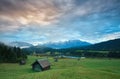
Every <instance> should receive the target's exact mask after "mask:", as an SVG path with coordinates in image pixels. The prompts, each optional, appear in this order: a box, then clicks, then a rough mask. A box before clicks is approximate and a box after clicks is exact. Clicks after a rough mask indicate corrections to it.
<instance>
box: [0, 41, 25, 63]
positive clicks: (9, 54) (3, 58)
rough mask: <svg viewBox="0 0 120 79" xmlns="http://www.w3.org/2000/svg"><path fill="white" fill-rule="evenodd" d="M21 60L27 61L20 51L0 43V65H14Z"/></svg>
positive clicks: (17, 48)
mask: <svg viewBox="0 0 120 79" xmlns="http://www.w3.org/2000/svg"><path fill="white" fill-rule="evenodd" d="M22 59H23V60H25V59H27V55H26V54H25V53H24V52H23V51H22V49H20V48H19V47H11V46H7V45H5V44H4V43H0V63H2V62H8V63H16V62H19V61H20V60H22Z"/></svg>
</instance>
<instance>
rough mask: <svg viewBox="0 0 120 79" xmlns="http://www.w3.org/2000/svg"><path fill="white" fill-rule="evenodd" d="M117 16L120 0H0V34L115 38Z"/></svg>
mask: <svg viewBox="0 0 120 79" xmlns="http://www.w3.org/2000/svg"><path fill="white" fill-rule="evenodd" d="M119 15H120V0H0V37H1V38H2V39H3V40H5V39H6V40H11V41H13V40H18V41H22V40H23V39H22V38H24V41H30V42H34V43H35V42H39V41H41V42H49V41H65V40H72V39H80V40H83V41H84V40H85V41H88V42H91V43H95V42H100V41H103V40H107V38H108V39H111V38H110V37H109V34H110V35H111V34H113V35H112V37H114V38H117V36H116V34H114V33H116V32H120V30H119V25H120V18H119ZM6 33H7V35H5V34H6ZM117 35H119V33H118V34H117ZM31 37H33V38H31ZM94 39H96V40H94Z"/></svg>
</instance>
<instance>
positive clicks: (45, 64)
mask: <svg viewBox="0 0 120 79" xmlns="http://www.w3.org/2000/svg"><path fill="white" fill-rule="evenodd" d="M35 63H38V64H40V66H41V67H42V68H46V67H48V66H50V63H49V61H48V60H45V59H44V60H36V61H35V62H34V63H33V64H32V65H34V64H35Z"/></svg>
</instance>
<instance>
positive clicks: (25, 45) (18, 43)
mask: <svg viewBox="0 0 120 79" xmlns="http://www.w3.org/2000/svg"><path fill="white" fill-rule="evenodd" d="M8 45H10V46H15V47H20V48H28V47H32V46H33V45H32V44H30V43H27V42H18V41H16V42H10V43H9V44H8Z"/></svg>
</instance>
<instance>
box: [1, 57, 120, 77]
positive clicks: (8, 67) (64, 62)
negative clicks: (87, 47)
mask: <svg viewBox="0 0 120 79" xmlns="http://www.w3.org/2000/svg"><path fill="white" fill-rule="evenodd" d="M40 58H41V57H35V56H28V60H27V64H26V65H23V66H20V65H19V64H11V63H2V64H0V79H119V78H120V59H112V60H109V59H88V58H86V59H83V60H79V61H78V60H77V59H59V61H58V62H54V60H53V58H48V59H49V61H50V62H51V69H50V70H47V71H43V72H34V71H33V70H32V68H31V64H32V62H34V61H35V60H36V59H40Z"/></svg>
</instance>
